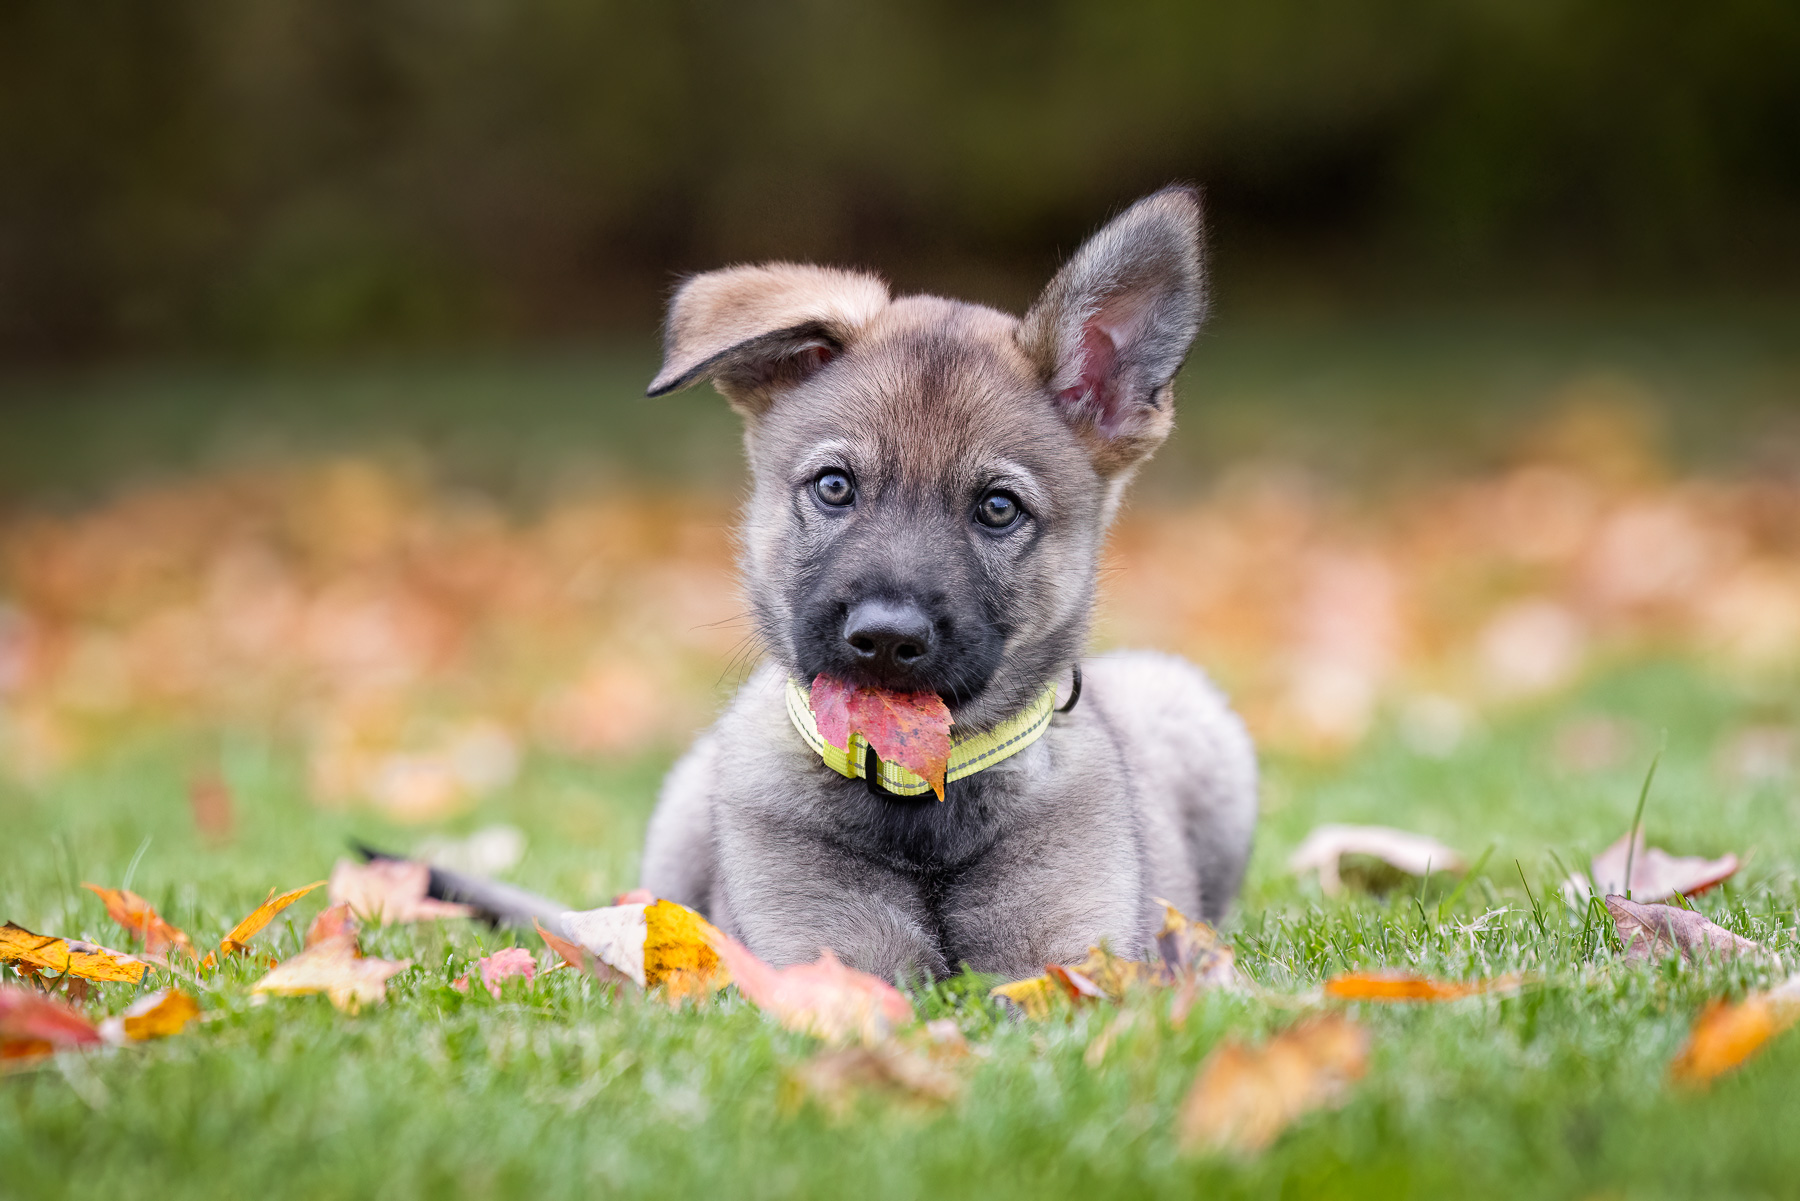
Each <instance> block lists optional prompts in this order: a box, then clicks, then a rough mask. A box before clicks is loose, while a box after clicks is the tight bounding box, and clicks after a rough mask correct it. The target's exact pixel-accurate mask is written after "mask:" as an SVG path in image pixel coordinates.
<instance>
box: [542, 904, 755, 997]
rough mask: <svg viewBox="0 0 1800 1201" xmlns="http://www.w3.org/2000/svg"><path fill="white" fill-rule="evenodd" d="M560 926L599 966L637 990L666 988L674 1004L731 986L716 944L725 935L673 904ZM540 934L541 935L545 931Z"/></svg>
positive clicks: (615, 908)
mask: <svg viewBox="0 0 1800 1201" xmlns="http://www.w3.org/2000/svg"><path fill="white" fill-rule="evenodd" d="M562 924H563V929H564V930H567V931H568V932H569V936H570V938H571V939H572V940H573V941H574V942H575V943H577V944H578V945H579V946H580V947H581V948H583V949H585V950H587V951H590V952H592V953H593V955H594V956H595V957H596V958H598V959H599V961H600V963H602V964H604V965H605V966H606V967H608V968H611V969H612V970H613V971H616V972H618V973H620V974H621V975H622V976H624V977H625V978H626V979H628V980H630V981H631V982H632V983H634V984H636V985H637V986H638V987H639V988H656V987H657V986H659V985H660V986H663V988H664V991H665V995H666V996H667V998H668V999H669V1000H670V1001H679V1000H680V999H681V998H683V997H690V996H692V997H698V996H707V995H710V994H712V993H714V992H717V991H718V990H719V989H721V988H724V987H725V986H726V985H727V984H730V983H731V973H730V972H729V971H727V970H726V968H725V966H724V964H723V963H722V962H721V960H720V956H719V953H718V951H717V949H716V946H715V942H714V939H715V937H723V935H721V934H720V933H719V931H718V930H717V929H715V928H714V927H713V925H712V923H710V922H708V921H707V920H706V919H705V918H703V917H701V916H700V915H699V914H698V913H695V912H694V911H693V910H692V909H689V908H688V907H687V906H685V905H678V904H676V903H675V902H674V901H652V902H650V903H649V904H647V905H646V904H631V905H608V906H606V907H605V908H603V909H587V910H583V911H581V912H577V913H565V914H563V916H562ZM539 932H540V933H543V930H542V928H541V927H540V928H539ZM546 941H548V937H547V936H546ZM552 945H553V946H554V945H555V944H552ZM558 954H562V952H561V951H560V950H559V951H558ZM564 957H565V959H566V958H567V956H566V955H565V956H564Z"/></svg>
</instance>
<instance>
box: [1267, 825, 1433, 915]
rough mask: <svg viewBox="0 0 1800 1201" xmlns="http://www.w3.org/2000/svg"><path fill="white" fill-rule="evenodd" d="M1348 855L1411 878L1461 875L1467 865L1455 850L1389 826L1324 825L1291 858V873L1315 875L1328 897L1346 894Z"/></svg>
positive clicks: (1289, 866)
mask: <svg viewBox="0 0 1800 1201" xmlns="http://www.w3.org/2000/svg"><path fill="white" fill-rule="evenodd" d="M1346 855H1367V856H1369V857H1370V858H1373V859H1379V860H1380V861H1381V862H1383V863H1385V864H1387V865H1388V866H1389V867H1392V868H1395V869H1397V870H1399V871H1403V872H1405V873H1406V874H1407V875H1410V876H1423V875H1424V874H1425V873H1426V872H1427V871H1431V872H1460V871H1462V870H1463V869H1464V868H1465V867H1466V866H1467V863H1466V862H1465V861H1464V859H1463V857H1462V856H1461V855H1460V854H1458V853H1457V852H1456V851H1455V850H1453V849H1452V848H1450V847H1447V846H1445V845H1444V844H1443V843H1441V842H1439V841H1437V840H1436V839H1435V838H1427V837H1425V836H1424V835H1423V834H1412V833H1409V832H1408V831H1405V830H1393V829H1389V828H1388V827H1387V826H1345V825H1337V824H1331V825H1324V826H1320V827H1319V828H1318V829H1316V830H1314V831H1313V832H1312V833H1311V834H1308V835H1307V836H1306V840H1305V841H1304V842H1302V843H1301V844H1300V845H1299V847H1298V848H1296V849H1295V851H1294V853H1293V854H1292V855H1290V856H1288V870H1289V871H1291V872H1294V873H1295V874H1296V875H1298V874H1301V873H1304V872H1309V871H1316V872H1318V873H1319V887H1320V888H1322V889H1323V890H1324V891H1325V895H1326V896H1328V897H1330V896H1336V895H1337V894H1338V893H1339V892H1341V891H1342V890H1343V876H1342V867H1343V859H1344V856H1346Z"/></svg>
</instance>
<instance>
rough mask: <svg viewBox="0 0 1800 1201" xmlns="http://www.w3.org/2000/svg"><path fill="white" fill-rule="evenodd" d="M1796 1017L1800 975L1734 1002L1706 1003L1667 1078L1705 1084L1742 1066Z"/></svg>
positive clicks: (1799, 1012) (1798, 1015) (1799, 1008)
mask: <svg viewBox="0 0 1800 1201" xmlns="http://www.w3.org/2000/svg"><path fill="white" fill-rule="evenodd" d="M1796 1021H1800V976H1794V977H1793V978H1791V979H1790V980H1788V982H1787V983H1786V984H1783V985H1782V986H1780V987H1779V988H1775V989H1771V990H1770V991H1768V992H1761V993H1752V994H1751V995H1749V996H1747V997H1745V998H1744V999H1743V1000H1742V1001H1738V1002H1737V1003H1735V1004H1731V1003H1727V1002H1725V1001H1723V1000H1713V1001H1710V1002H1708V1003H1707V1006H1706V1008H1705V1009H1703V1010H1701V1011H1700V1016H1699V1017H1697V1018H1695V1019H1694V1028H1693V1030H1692V1031H1690V1032H1689V1034H1688V1038H1687V1042H1686V1043H1685V1044H1683V1046H1682V1048H1681V1050H1680V1051H1679V1052H1677V1053H1676V1056H1675V1058H1674V1059H1673V1060H1672V1061H1671V1062H1670V1064H1669V1078H1670V1079H1671V1080H1673V1081H1675V1082H1676V1083H1677V1084H1685V1085H1689V1086H1695V1087H1698V1086H1703V1085H1706V1084H1708V1083H1710V1082H1711V1081H1712V1080H1713V1079H1715V1078H1716V1077H1718V1076H1721V1075H1723V1074H1724V1073H1726V1072H1729V1071H1731V1070H1733V1069H1735V1068H1737V1067H1739V1066H1741V1065H1742V1064H1743V1063H1744V1062H1745V1061H1747V1060H1748V1059H1750V1057H1751V1056H1753V1055H1755V1054H1756V1053H1757V1052H1759V1051H1761V1050H1762V1048H1763V1044H1764V1043H1766V1042H1768V1041H1769V1040H1770V1039H1771V1038H1773V1037H1775V1036H1776V1035H1777V1034H1780V1033H1781V1032H1782V1031H1783V1030H1786V1029H1787V1028H1788V1027H1789V1026H1792V1025H1793V1024H1794V1023H1795V1022H1796Z"/></svg>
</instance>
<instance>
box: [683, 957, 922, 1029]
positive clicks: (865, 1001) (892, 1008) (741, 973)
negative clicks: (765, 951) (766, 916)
mask: <svg viewBox="0 0 1800 1201" xmlns="http://www.w3.org/2000/svg"><path fill="white" fill-rule="evenodd" d="M713 945H714V947H715V948H716V949H717V950H718V952H719V957H720V958H721V959H723V960H724V961H725V966H726V967H727V968H729V969H730V971H731V977H732V980H733V981H735V982H736V984H737V986H738V991H739V992H741V993H743V994H744V996H746V997H748V998H749V999H750V1001H751V1003H752V1004H754V1005H755V1006H756V1007H757V1008H758V1009H761V1010H762V1011H763V1012H765V1013H768V1014H772V1015H773V1016H774V1017H775V1019H776V1020H777V1021H779V1022H780V1023H781V1024H782V1025H783V1026H786V1027H787V1028H788V1029H790V1030H799V1031H801V1032H803V1033H806V1034H812V1035H815V1036H817V1037H819V1038H822V1039H824V1040H826V1041H827V1042H846V1041H848V1040H850V1039H852V1038H860V1039H861V1040H862V1041H863V1042H865V1043H872V1042H875V1041H877V1040H879V1039H882V1038H885V1037H886V1036H887V1035H888V1034H889V1033H890V1032H891V1031H892V1030H893V1029H894V1028H895V1027H898V1026H901V1025H904V1024H905V1023H907V1022H910V1021H912V1019H913V1009H912V1003H911V1002H910V1001H908V1000H907V999H906V996H905V994H903V993H902V992H901V991H900V990H899V989H897V988H895V987H894V986H893V985H892V984H889V983H888V982H887V981H886V980H882V979H878V978H877V977H875V976H871V975H869V974H868V973H867V972H859V971H857V970H856V969H855V968H852V967H847V966H845V965H844V964H843V963H842V962H840V961H839V959H838V957H837V956H836V955H834V954H832V953H831V951H829V950H825V949H821V950H820V952H819V958H818V961H817V962H816V963H800V964H795V965H794V966H793V967H786V968H778V967H773V966H771V965H769V964H767V963H764V962H763V961H762V960H760V959H758V958H757V957H756V956H755V955H753V954H751V952H750V950H749V948H748V947H745V946H744V945H743V944H742V943H740V942H738V941H737V940H736V939H734V938H731V937H730V936H729V935H726V934H724V933H721V932H718V931H715V932H714V936H713Z"/></svg>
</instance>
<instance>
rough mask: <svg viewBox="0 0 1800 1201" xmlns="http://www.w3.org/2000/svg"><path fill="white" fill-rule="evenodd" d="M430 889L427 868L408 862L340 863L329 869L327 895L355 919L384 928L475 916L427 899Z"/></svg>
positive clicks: (450, 904) (464, 909) (468, 910)
mask: <svg viewBox="0 0 1800 1201" xmlns="http://www.w3.org/2000/svg"><path fill="white" fill-rule="evenodd" d="M430 888H431V867H430V865H429V864H425V863H419V862H417V861H416V860H411V859H376V860H373V861H372V862H369V863H352V862H350V861H349V860H348V859H340V860H338V861H337V866H335V867H333V868H332V869H331V888H330V891H329V892H328V893H327V894H326V895H328V896H329V897H330V898H331V903H332V904H333V905H348V906H350V909H351V911H352V912H353V913H355V914H356V916H357V917H359V918H362V919H363V920H364V921H371V922H379V923H380V924H381V925H383V926H391V925H394V924H395V923H397V922H425V921H434V920H436V919H438V918H454V917H469V916H471V915H472V914H473V913H474V912H475V911H474V910H473V909H471V908H469V906H467V905H461V904H458V903H456V902H454V901H440V900H438V899H436V898H435V897H431V896H427V895H426V894H427V893H428V892H429V891H430Z"/></svg>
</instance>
